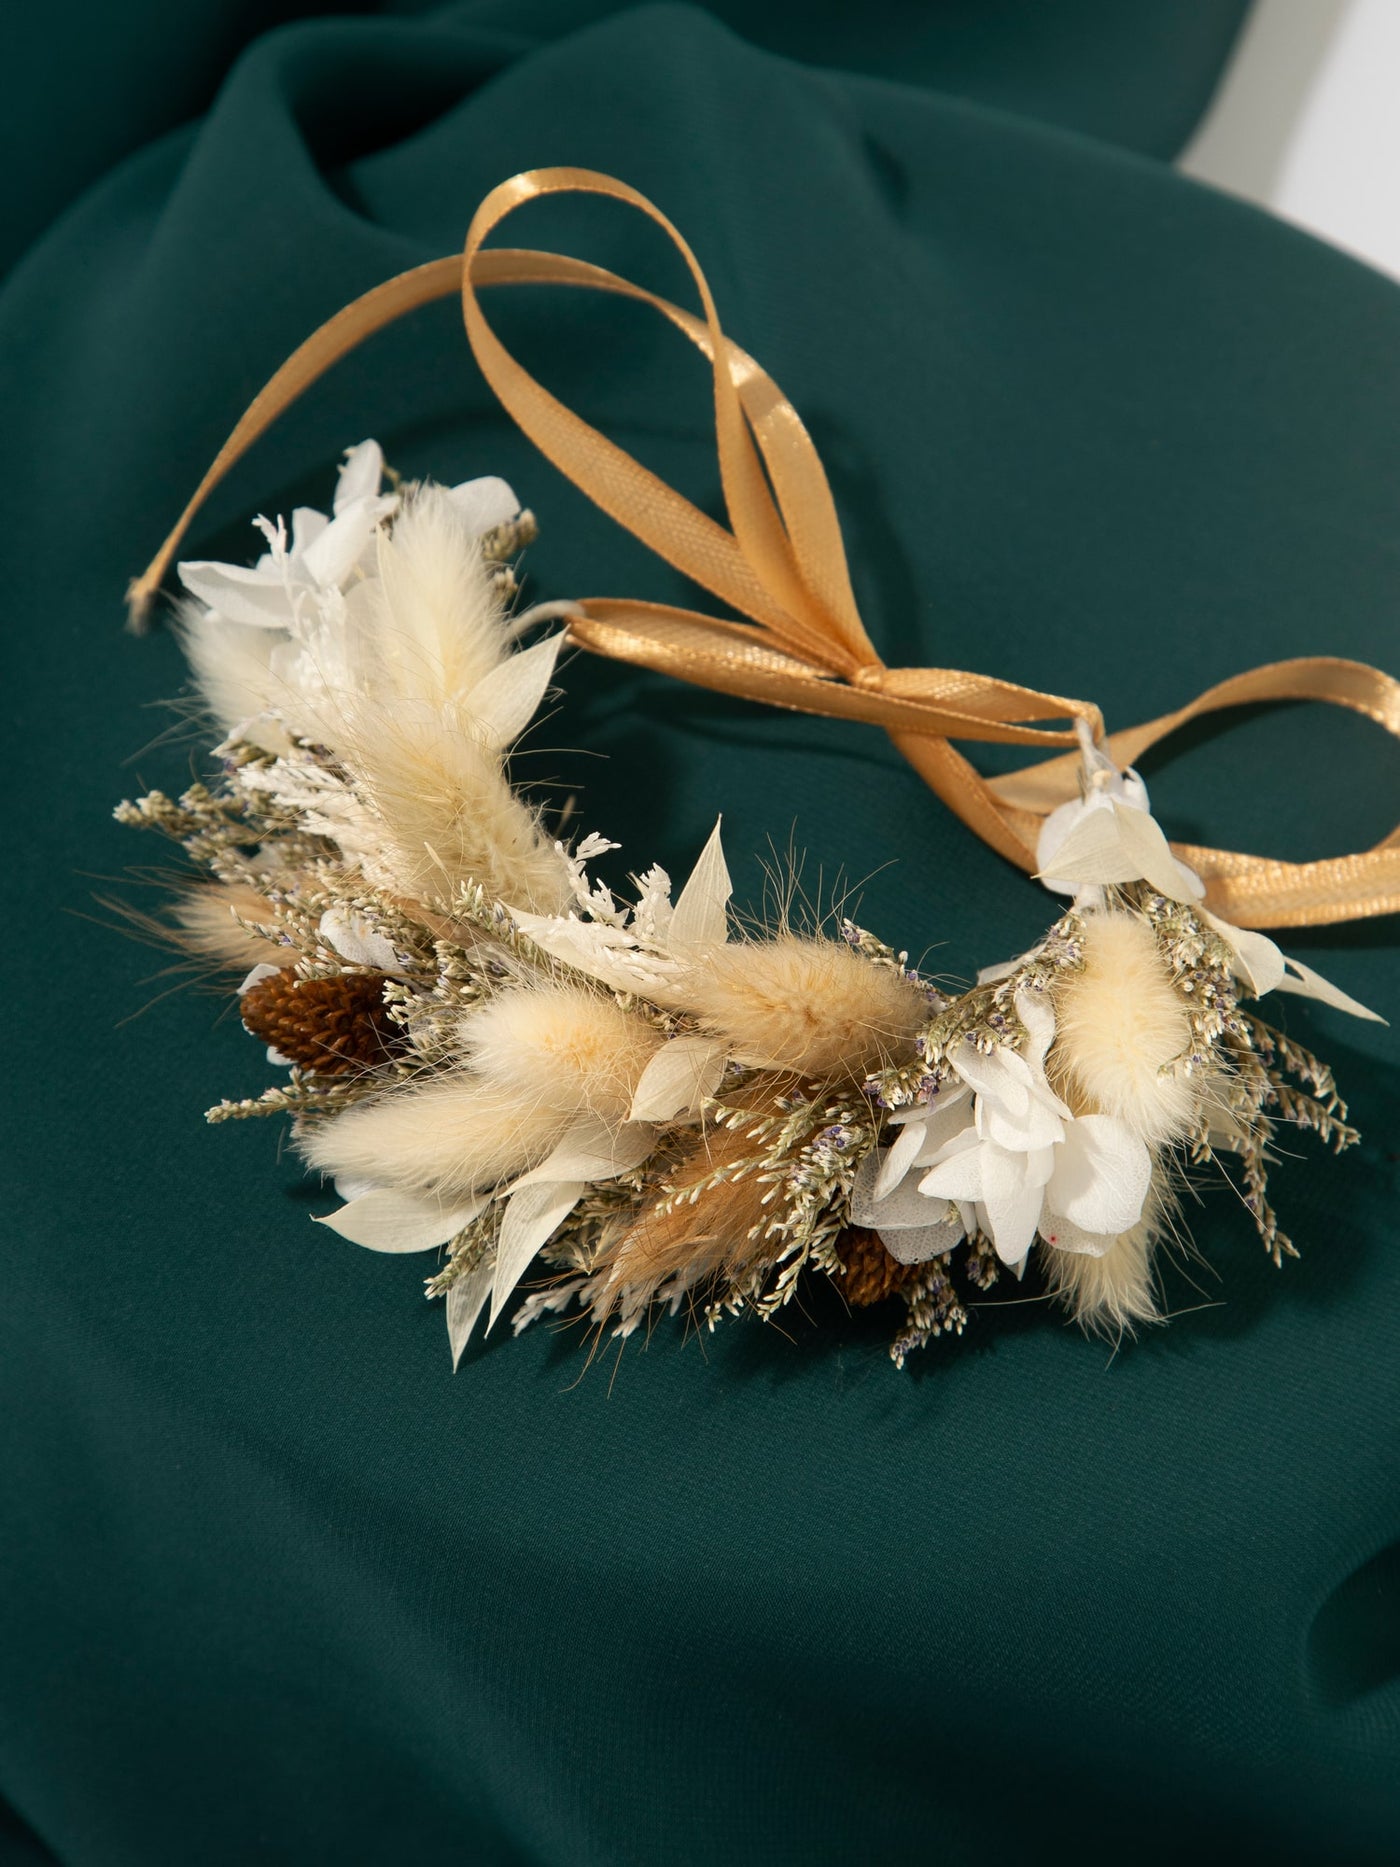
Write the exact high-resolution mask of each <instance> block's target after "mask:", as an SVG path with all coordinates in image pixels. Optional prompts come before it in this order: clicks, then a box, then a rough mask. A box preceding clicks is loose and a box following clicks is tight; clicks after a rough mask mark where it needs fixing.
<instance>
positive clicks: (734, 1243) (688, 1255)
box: [592, 1128, 769, 1321]
mask: <svg viewBox="0 0 1400 1867" xmlns="http://www.w3.org/2000/svg"><path fill="white" fill-rule="evenodd" d="M752 1152H753V1142H752V1140H751V1139H750V1138H749V1137H748V1136H747V1135H744V1134H742V1133H736V1132H735V1131H734V1130H733V1129H732V1128H707V1129H706V1130H704V1131H703V1132H702V1133H700V1134H697V1135H696V1137H695V1139H694V1141H693V1142H692V1143H691V1144H690V1146H689V1147H688V1149H687V1150H686V1152H685V1153H684V1154H683V1155H682V1157H681V1159H680V1160H679V1161H678V1162H677V1163H676V1165H675V1166H674V1167H673V1168H672V1170H671V1172H670V1173H669V1174H668V1175H667V1177H666V1188H665V1191H664V1192H663V1193H662V1195H661V1196H660V1197H659V1198H656V1199H653V1201H652V1203H651V1204H650V1206H648V1207H646V1208H644V1209H643V1211H642V1212H641V1213H639V1214H638V1216H637V1219H636V1220H635V1222H634V1223H633V1224H632V1225H630V1226H629V1227H627V1228H626V1229H625V1230H621V1231H619V1232H618V1233H616V1234H615V1235H614V1236H613V1237H612V1238H611V1239H610V1240H609V1241H608V1242H607V1244H606V1245H605V1246H604V1248H603V1250H602V1252H601V1253H600V1255H599V1258H598V1260H597V1269H598V1271H599V1272H601V1273H603V1281H602V1283H601V1285H600V1288H599V1291H598V1294H595V1296H594V1298H593V1302H592V1309H593V1314H594V1316H595V1318H596V1319H597V1320H599V1321H601V1320H602V1319H603V1318H604V1317H605V1316H607V1315H609V1314H610V1313H611V1312H612V1310H613V1309H614V1308H616V1307H621V1308H622V1309H623V1310H624V1311H625V1312H631V1311H633V1310H635V1309H637V1308H638V1307H642V1308H644V1307H645V1306H646V1305H647V1304H648V1303H649V1302H650V1301H651V1299H652V1297H653V1296H654V1295H655V1293H656V1292H657V1291H658V1290H660V1288H661V1287H662V1285H665V1284H671V1283H672V1282H673V1280H675V1281H676V1282H678V1283H679V1284H680V1285H681V1287H683V1288H686V1289H690V1288H693V1287H694V1286H695V1285H696V1284H698V1283H701V1282H703V1281H705V1280H706V1279H708V1278H710V1277H713V1276H715V1275H717V1274H718V1273H720V1272H726V1273H728V1274H730V1275H737V1274H738V1273H739V1272H741V1271H743V1270H745V1269H746V1268H747V1267H748V1266H749V1265H750V1264H751V1263H752V1262H753V1261H754V1260H755V1259H756V1258H757V1257H759V1256H760V1255H761V1254H762V1251H763V1245H762V1243H761V1241H755V1240H753V1239H751V1238H750V1236H749V1234H750V1233H751V1232H752V1231H753V1230H754V1228H755V1227H756V1226H758V1225H759V1224H760V1223H761V1222H762V1220H763V1217H764V1215H765V1212H766V1211H767V1210H768V1209H767V1208H766V1207H765V1206H764V1204H763V1196H764V1194H765V1193H766V1192H768V1191H769V1188H768V1187H767V1185H766V1184H765V1183H764V1182H763V1181H762V1180H760V1179H759V1177H758V1176H757V1175H756V1174H749V1175H747V1176H746V1177H745V1178H743V1179H738V1180H734V1179H719V1180H718V1181H716V1182H715V1183H713V1184H708V1182H711V1181H713V1180H714V1176H715V1175H716V1174H717V1173H718V1172H720V1171H722V1170H723V1169H724V1168H727V1167H734V1166H737V1165H738V1163H739V1162H740V1161H742V1160H744V1159H745V1158H746V1157H748V1156H751V1155H752ZM702 1187H703V1190H701V1191H698V1195H697V1189H700V1188H702ZM692 1195H697V1196H695V1197H692Z"/></svg>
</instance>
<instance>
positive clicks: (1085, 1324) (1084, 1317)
mask: <svg viewBox="0 0 1400 1867" xmlns="http://www.w3.org/2000/svg"><path fill="white" fill-rule="evenodd" d="M1160 1229H1161V1228H1160V1221H1159V1219H1158V1217H1157V1214H1156V1211H1155V1210H1154V1205H1153V1202H1152V1201H1151V1200H1149V1202H1148V1209H1147V1211H1146V1212H1145V1213H1144V1215H1143V1217H1142V1218H1141V1219H1140V1220H1139V1221H1138V1223H1137V1224H1136V1225H1135V1226H1133V1227H1132V1229H1131V1230H1130V1231H1127V1232H1124V1233H1122V1234H1121V1235H1120V1236H1119V1237H1117V1238H1115V1239H1114V1240H1113V1241H1112V1242H1111V1243H1110V1245H1109V1247H1108V1249H1107V1250H1106V1251H1105V1252H1104V1253H1103V1255H1102V1256H1101V1257H1095V1256H1093V1255H1092V1254H1091V1253H1089V1252H1087V1251H1056V1250H1054V1249H1052V1248H1049V1247H1047V1246H1044V1245H1042V1246H1041V1248H1040V1252H1039V1257H1040V1262H1041V1265H1042V1266H1043V1267H1044V1270H1045V1275H1046V1280H1047V1282H1048V1284H1049V1287H1050V1292H1051V1295H1052V1296H1055V1297H1057V1298H1058V1299H1059V1301H1060V1302H1061V1303H1062V1304H1063V1305H1064V1306H1065V1308H1066V1309H1067V1310H1068V1311H1069V1313H1070V1315H1071V1316H1072V1317H1073V1318H1074V1320H1075V1321H1076V1322H1077V1323H1078V1324H1079V1325H1080V1326H1081V1328H1083V1329H1084V1330H1085V1331H1086V1332H1088V1333H1089V1334H1092V1335H1102V1336H1105V1337H1107V1338H1108V1339H1109V1340H1111V1341H1117V1340H1119V1339H1120V1338H1121V1337H1122V1336H1124V1335H1131V1334H1133V1332H1134V1330H1135V1328H1136V1326H1137V1324H1139V1323H1153V1322H1160V1321H1161V1320H1162V1313H1161V1310H1160V1309H1159V1308H1158V1304H1157V1289H1156V1278H1155V1276H1154V1275H1153V1269H1152V1260H1153V1253H1154V1249H1155V1246H1156V1241H1157V1237H1158V1234H1159V1231H1160Z"/></svg>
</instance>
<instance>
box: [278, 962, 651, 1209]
mask: <svg viewBox="0 0 1400 1867" xmlns="http://www.w3.org/2000/svg"><path fill="white" fill-rule="evenodd" d="M461 1035H462V1045H463V1066H462V1067H460V1068H457V1069H453V1070H450V1071H448V1072H447V1073H445V1074H444V1075H442V1076H439V1077H438V1078H437V1079H436V1080H433V1081H429V1082H427V1083H423V1084H405V1085H404V1086H403V1087H401V1088H395V1089H390V1090H388V1091H386V1092H385V1093H383V1094H381V1095H378V1096H375V1097H373V1098H372V1099H371V1100H369V1101H367V1102H362V1103H360V1104H359V1105H358V1106H356V1107H354V1108H351V1109H348V1110H346V1112H345V1113H344V1114H342V1115H338V1116H336V1117H335V1118H334V1119H333V1120H331V1121H329V1122H326V1123H324V1124H323V1125H320V1126H317V1127H315V1128H313V1129H312V1130H311V1131H310V1132H308V1133H307V1134H306V1135H305V1136H304V1137H303V1140H302V1152H303V1153H304V1155H305V1157H306V1159H307V1162H308V1163H309V1164H310V1165H311V1166H313V1167H319V1168H321V1170H322V1171H323V1172H326V1173H334V1174H341V1175H347V1176H350V1177H352V1178H355V1179H367V1180H373V1181H374V1182H376V1184H380V1185H385V1186H397V1187H402V1188H404V1189H405V1190H408V1191H428V1192H432V1193H439V1194H440V1193H470V1192H474V1191H476V1190H477V1189H478V1188H481V1187H488V1186H493V1185H495V1184H496V1183H498V1182H499V1181H502V1180H505V1179H507V1178H508V1177H510V1176H511V1175H513V1174H517V1173H521V1172H524V1171H525V1170H526V1169H527V1168H530V1167H533V1166H536V1165H537V1164H538V1163H539V1162H540V1161H541V1160H543V1159H544V1157H545V1156H546V1155H547V1154H548V1153H549V1152H550V1150H551V1149H552V1148H554V1147H555V1146H557V1145H558V1143H559V1142H560V1141H562V1140H563V1139H564V1137H565V1135H566V1134H567V1133H568V1132H569V1131H570V1130H571V1129H574V1128H576V1127H577V1126H578V1124H579V1123H580V1122H582V1121H585V1120H590V1121H593V1122H601V1123H604V1124H607V1125H608V1126H609V1127H610V1128H611V1129H613V1130H614V1131H615V1130H617V1129H618V1128H620V1127H621V1126H622V1124H623V1122H624V1121H625V1119H626V1116H627V1111H628V1109H629V1108H630V1106H631V1102H632V1096H633V1093H634V1091H635V1089H636V1085H637V1082H638V1080H639V1079H640V1077H641V1074H642V1071H643V1070H644V1069H645V1068H646V1066H647V1064H648V1063H649V1062H650V1061H651V1058H652V1057H653V1056H654V1055H655V1054H656V1051H657V1050H658V1049H659V1048H660V1045H661V1042H662V1038H661V1034H660V1032H659V1031H657V1030H655V1029H653V1028H652V1026H651V1025H649V1024H648V1023H647V1022H646V1021H645V1020H644V1019H642V1018H639V1017H636V1016H634V1015H633V1014H631V1013H629V1012H626V1011H624V1010H622V1009H621V1007H620V1006H618V1005H617V1004H615V1003H614V1002H613V1001H612V1000H610V999H605V998H603V997H601V996H600V995H599V994H597V993H595V992H591V991H589V990H588V989H587V988H585V987H581V986H566V985H552V984H546V985H538V986H526V987H521V988H519V989H515V990H510V991H505V992H502V993H501V994H500V995H499V996H498V997H497V998H495V999H494V1000H493V1001H492V1002H490V1003H489V1004H487V1005H486V1006H484V1007H483V1008H482V1009H481V1010H480V1011H477V1012H473V1013H471V1014H470V1015H469V1016H468V1017H466V1018H464V1019H463V1020H462V1033H461Z"/></svg>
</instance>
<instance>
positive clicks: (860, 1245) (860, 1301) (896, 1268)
mask: <svg viewBox="0 0 1400 1867" xmlns="http://www.w3.org/2000/svg"><path fill="white" fill-rule="evenodd" d="M837 1249H838V1251H839V1252H840V1255H841V1262H842V1263H843V1264H844V1265H845V1267H846V1275H845V1276H844V1277H843V1278H841V1280H840V1287H841V1290H842V1292H843V1293H844V1295H845V1298H846V1301H847V1302H848V1303H849V1304H850V1306H851V1308H852V1309H868V1308H869V1307H870V1305H871V1304H872V1303H883V1302H884V1300H885V1298H886V1297H892V1296H893V1295H894V1294H895V1292H896V1291H897V1290H902V1289H904V1288H905V1286H906V1285H908V1284H912V1283H915V1282H917V1280H918V1279H919V1278H920V1277H921V1276H922V1275H923V1274H924V1272H925V1271H926V1270H927V1269H928V1266H927V1265H926V1264H901V1263H900V1261H899V1259H898V1258H896V1257H891V1255H890V1253H889V1252H888V1251H887V1250H886V1249H885V1247H884V1245H883V1243H882V1242H881V1239H880V1234H879V1233H878V1232H871V1231H867V1230H866V1228H865V1227H864V1226H863V1225H852V1226H848V1227H847V1229H846V1230H845V1231H844V1232H843V1233H842V1234H841V1241H840V1244H839V1245H838V1246H837Z"/></svg>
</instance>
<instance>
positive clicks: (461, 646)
mask: <svg viewBox="0 0 1400 1867" xmlns="http://www.w3.org/2000/svg"><path fill="white" fill-rule="evenodd" d="M376 594H377V614H376V618H375V627H374V639H375V644H376V648H377V651H378V658H379V660H380V662H381V664H382V668H383V673H384V676H385V678H386V680H387V682H388V684H389V685H390V686H391V687H392V688H393V690H394V691H395V692H396V693H397V694H398V695H399V697H400V698H402V699H404V700H408V701H417V702H419V703H422V704H424V705H426V706H429V707H432V708H435V709H436V708H439V707H443V706H447V705H450V704H451V703H452V702H454V701H460V700H463V699H465V698H466V696H467V695H468V694H469V693H470V692H471V690H472V688H473V687H475V686H476V684H477V682H478V681H480V680H481V679H482V678H483V677H484V676H485V675H487V674H489V673H490V672H491V670H492V669H493V668H495V667H497V666H499V664H500V663H501V662H502V661H503V660H504V659H505V656H506V653H507V641H506V636H505V626H504V625H505V615H504V610H503V607H502V602H501V598H500V595H499V594H498V592H497V590H496V588H495V585H494V584H493V583H492V581H491V579H490V576H489V575H488V572H487V568H486V565H485V562H484V560H483V558H482V555H481V546H480V545H479V543H478V542H477V540H476V539H475V538H474V537H473V535H472V533H471V531H470V530H469V529H468V527H467V525H466V523H465V522H464V520H463V518H462V515H461V513H460V511H459V510H458V508H457V506H456V505H455V504H454V503H453V500H452V498H451V496H450V495H449V494H448V493H447V492H446V491H444V489H443V488H442V487H440V486H421V487H417V488H415V489H414V491H413V492H412V493H411V494H410V495H409V496H407V497H406V498H405V499H404V502H403V504H402V506H401V507H400V509H399V512H398V515H397V517H396V518H395V520H394V528H393V532H392V534H390V533H389V532H385V531H381V532H380V534H379V588H378V591H377V593H376Z"/></svg>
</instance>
